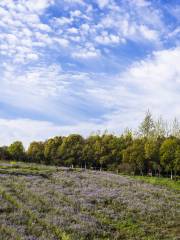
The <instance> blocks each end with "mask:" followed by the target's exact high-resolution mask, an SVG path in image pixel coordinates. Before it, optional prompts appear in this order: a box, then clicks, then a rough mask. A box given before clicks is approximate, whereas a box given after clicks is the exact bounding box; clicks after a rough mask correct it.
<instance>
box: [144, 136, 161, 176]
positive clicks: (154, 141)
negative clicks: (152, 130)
mask: <svg viewBox="0 0 180 240" xmlns="http://www.w3.org/2000/svg"><path fill="white" fill-rule="evenodd" d="M162 141H163V139H162V138H160V137H158V138H149V139H147V141H146V142H145V145H144V151H145V158H146V168H147V171H148V172H149V171H150V170H154V172H155V175H156V173H157V171H158V173H159V175H160V171H161V167H160V154H159V152H160V147H161V143H162Z"/></svg>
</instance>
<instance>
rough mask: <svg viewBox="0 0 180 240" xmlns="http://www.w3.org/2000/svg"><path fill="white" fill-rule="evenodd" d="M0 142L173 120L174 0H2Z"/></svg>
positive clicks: (178, 10)
mask: <svg viewBox="0 0 180 240" xmlns="http://www.w3.org/2000/svg"><path fill="white" fill-rule="evenodd" d="M0 17H1V22H0V33H1V35H0V61H1V65H0V70H1V77H0V84H1V89H0V131H1V136H0V145H2V143H3V144H6V145H8V144H10V143H12V142H13V141H15V140H21V141H22V142H23V144H24V145H25V146H27V145H28V144H29V143H30V142H32V141H34V140H35V141H40V140H42V141H44V140H45V139H48V138H50V137H53V136H58V135H68V134H71V133H79V134H81V135H83V136H88V135H89V134H90V133H91V132H97V131H98V130H100V131H101V132H103V131H105V130H108V132H110V133H111V132H113V133H115V134H117V135H118V134H121V133H122V132H123V131H124V129H125V128H127V127H128V128H130V129H136V128H137V127H138V125H139V124H140V122H141V121H142V120H143V117H144V114H145V112H146V111H147V109H149V110H150V112H152V113H153V116H155V118H157V116H162V117H163V118H165V119H166V120H167V121H168V122H169V121H172V119H173V118H174V117H177V118H178V119H180V109H179V103H180V100H179V99H178V97H179V92H180V87H179V86H180V67H179V63H180V5H179V3H178V0H174V1H168V0H165V1H162V0H159V1H155V0H151V1H150V0H120V1H118V0H85V1H83V0H27V1H23V0H17V1H13V0H2V1H1V2H0Z"/></svg>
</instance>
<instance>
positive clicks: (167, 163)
mask: <svg viewBox="0 0 180 240" xmlns="http://www.w3.org/2000/svg"><path fill="white" fill-rule="evenodd" d="M177 147H178V141H177V139H176V138H168V139H166V140H164V142H163V143H162V145H161V148H160V161H161V165H162V166H163V167H164V169H165V171H167V172H169V171H170V172H171V179H172V178H173V170H174V164H175V159H176V155H175V154H176V150H177Z"/></svg>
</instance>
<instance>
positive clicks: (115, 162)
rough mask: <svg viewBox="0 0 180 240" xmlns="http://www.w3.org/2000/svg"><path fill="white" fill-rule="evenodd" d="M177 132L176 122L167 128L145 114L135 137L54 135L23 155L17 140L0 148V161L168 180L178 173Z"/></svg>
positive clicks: (179, 128)
mask: <svg viewBox="0 0 180 240" xmlns="http://www.w3.org/2000/svg"><path fill="white" fill-rule="evenodd" d="M168 126H171V127H170V129H168ZM179 133H180V124H179V122H178V120H177V119H174V121H173V123H172V124H171V125H168V124H167V123H166V122H165V121H164V120H163V119H162V118H159V119H158V120H157V121H155V120H153V118H152V114H151V113H150V112H149V111H148V112H147V113H146V115H145V118H144V120H143V121H142V123H141V124H140V126H139V131H138V132H136V134H135V133H133V132H132V131H131V130H130V129H128V128H127V129H126V130H125V131H124V133H123V134H121V135H120V136H118V135H114V134H110V133H108V132H107V131H106V132H104V133H103V134H100V133H97V134H93V135H90V136H88V137H86V138H84V137H83V136H81V135H79V134H71V135H69V136H66V137H65V136H56V137H54V138H50V139H47V140H46V141H45V142H32V143H31V144H30V145H29V147H28V149H27V151H26V152H25V150H24V147H23V145H22V143H21V142H18V141H17V142H14V143H12V144H11V145H10V146H3V147H0V159H2V160H10V161H14V160H15V161H16V160H17V161H26V162H28V161H30V162H35V163H44V164H47V165H56V166H66V167H70V166H71V167H80V168H85V169H86V168H89V169H90V168H91V169H100V170H102V169H104V170H110V171H120V172H125V173H132V174H141V175H144V174H148V175H151V176H152V175H155V176H160V175H167V174H169V173H171V178H172V177H173V175H174V177H177V176H178V175H179V173H180V138H179V137H180V134H179Z"/></svg>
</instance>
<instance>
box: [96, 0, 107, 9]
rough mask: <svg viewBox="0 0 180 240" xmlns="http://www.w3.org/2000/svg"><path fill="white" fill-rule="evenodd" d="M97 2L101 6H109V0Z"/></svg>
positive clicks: (98, 0)
mask: <svg viewBox="0 0 180 240" xmlns="http://www.w3.org/2000/svg"><path fill="white" fill-rule="evenodd" d="M97 3H98V5H99V7H100V8H104V7H105V6H107V5H108V4H109V0H97Z"/></svg>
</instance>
